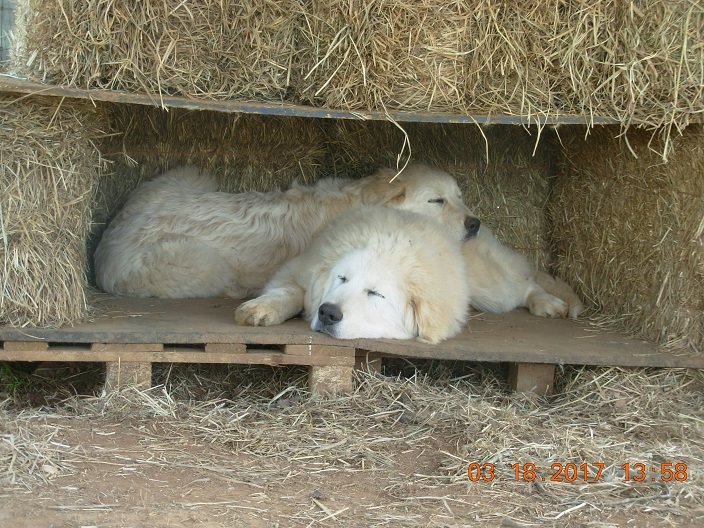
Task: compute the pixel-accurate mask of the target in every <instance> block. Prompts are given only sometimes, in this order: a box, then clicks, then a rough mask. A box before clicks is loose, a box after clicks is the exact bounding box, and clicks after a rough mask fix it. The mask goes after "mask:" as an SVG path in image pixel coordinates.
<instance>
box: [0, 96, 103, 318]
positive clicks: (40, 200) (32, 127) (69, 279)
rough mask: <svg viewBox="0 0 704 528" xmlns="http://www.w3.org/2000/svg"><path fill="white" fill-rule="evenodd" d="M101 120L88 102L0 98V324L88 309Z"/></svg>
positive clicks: (80, 313) (75, 313)
mask: <svg viewBox="0 0 704 528" xmlns="http://www.w3.org/2000/svg"><path fill="white" fill-rule="evenodd" d="M101 121H102V115H101V111H100V110H98V109H95V108H94V107H93V106H92V105H90V103H70V104H69V103H67V102H64V101H62V100H58V99H45V98H38V97H32V98H24V99H21V100H17V99H16V98H15V97H14V96H9V95H4V96H2V97H0V267H1V270H2V271H1V272H0V324H10V325H13V326H20V327H21V326H27V325H36V326H49V325H61V324H70V323H74V322H76V321H78V320H80V319H82V318H84V317H85V316H86V315H87V313H88V306H87V304H86V299H85V294H84V289H85V288H86V287H87V281H86V276H85V270H86V260H87V259H86V244H85V241H86V238H87V234H88V233H89V231H90V226H91V205H92V200H93V194H94V191H95V187H96V184H97V182H98V179H99V178H100V176H101V174H102V172H103V170H104V169H105V163H104V160H103V159H102V157H101V155H100V152H99V151H98V149H97V148H96V146H95V143H94V141H96V140H97V138H99V137H100V136H101V135H102V132H101V130H100V125H101Z"/></svg>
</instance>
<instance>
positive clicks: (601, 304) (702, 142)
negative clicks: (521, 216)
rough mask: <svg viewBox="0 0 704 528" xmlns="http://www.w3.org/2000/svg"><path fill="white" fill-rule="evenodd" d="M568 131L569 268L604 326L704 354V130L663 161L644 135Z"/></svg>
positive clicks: (564, 251) (557, 219) (562, 203)
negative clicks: (585, 134) (587, 133)
mask: <svg viewBox="0 0 704 528" xmlns="http://www.w3.org/2000/svg"><path fill="white" fill-rule="evenodd" d="M617 134H618V130H617V129H614V128H606V129H598V130H596V131H595V132H593V133H592V134H591V135H590V136H589V137H588V138H587V139H586V140H585V138H584V130H583V129H579V128H576V127H569V128H566V129H564V130H563V129H561V132H560V136H561V137H562V142H563V145H564V148H563V152H564V156H565V158H564V163H563V167H562V170H561V172H560V176H559V178H558V179H557V181H556V185H555V191H554V194H553V197H552V200H551V204H550V210H551V213H552V216H553V220H554V238H555V241H556V243H557V247H558V254H559V269H560V270H561V272H562V273H563V274H564V275H566V276H568V277H570V278H571V279H572V282H573V283H576V284H577V285H578V287H579V290H580V291H581V293H582V295H583V297H584V298H585V299H587V300H588V301H589V302H590V303H591V306H592V308H594V312H595V314H598V316H597V317H596V318H595V320H596V321H597V322H600V323H603V324H607V325H609V326H612V327H618V328H621V329H625V330H627V331H629V332H631V333H633V334H636V335H639V336H642V337H645V338H647V339H650V340H653V341H656V342H658V343H661V344H663V345H665V346H668V347H672V348H681V349H685V348H688V349H690V350H694V351H698V352H699V353H704V177H702V175H704V129H703V128H702V127H701V126H695V125H692V126H690V127H689V128H687V129H686V130H685V133H684V135H683V136H682V137H679V138H677V141H676V145H675V151H674V152H675V153H674V155H673V156H672V158H671V159H670V161H669V162H668V163H663V162H662V160H661V159H660V158H659V156H658V155H657V154H656V153H655V152H654V150H658V149H659V148H661V147H662V145H650V143H649V140H650V138H649V136H648V135H647V134H644V133H642V132H641V133H629V134H628V135H627V136H625V137H620V138H617V137H615V136H617Z"/></svg>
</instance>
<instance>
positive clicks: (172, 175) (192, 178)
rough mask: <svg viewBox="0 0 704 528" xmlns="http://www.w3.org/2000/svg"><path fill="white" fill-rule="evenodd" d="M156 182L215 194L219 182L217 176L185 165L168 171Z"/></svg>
mask: <svg viewBox="0 0 704 528" xmlns="http://www.w3.org/2000/svg"><path fill="white" fill-rule="evenodd" d="M155 181H159V182H160V183H164V184H168V185H176V186H178V187H188V188H189V189H193V190H195V191H201V192H215V191H217V190H218V182H217V179H216V178H215V176H213V175H212V174H210V173H209V172H208V171H206V170H205V169H199V168H198V167H193V166H191V165H184V166H183V167H176V168H175V169H171V170H169V171H166V172H165V173H164V174H162V175H161V176H159V177H158V178H157V180H155Z"/></svg>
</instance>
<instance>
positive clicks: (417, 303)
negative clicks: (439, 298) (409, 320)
mask: <svg viewBox="0 0 704 528" xmlns="http://www.w3.org/2000/svg"><path fill="white" fill-rule="evenodd" d="M411 309H412V310H413V317H414V318H415V323H416V333H417V334H418V340H419V341H423V342H425V343H430V344H431V345H435V344H437V343H439V342H440V341H442V340H443V339H446V338H447V337H448V335H449V334H450V333H451V332H450V328H449V327H450V326H451V325H450V324H448V323H449V322H450V321H448V319H452V317H449V318H448V317H447V313H445V311H444V310H442V307H441V306H440V305H438V304H434V303H432V302H430V303H429V302H427V301H423V300H421V299H420V298H419V297H414V298H412V299H411Z"/></svg>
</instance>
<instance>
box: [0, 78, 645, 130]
mask: <svg viewBox="0 0 704 528" xmlns="http://www.w3.org/2000/svg"><path fill="white" fill-rule="evenodd" d="M0 92H10V93H20V94H30V95H44V96H53V97H69V98H73V99H89V100H91V101H106V102H113V103H129V104H138V105H146V106H156V107H161V108H183V109H186V110H211V111H216V112H223V113H240V114H262V115H277V116H297V117H312V118H322V119H351V120H372V121H389V120H392V119H393V120H394V121H401V122H417V123H465V124H474V125H497V124H503V125H557V124H563V125H567V124H573V125H574V124H593V125H601V124H619V123H620V121H618V120H617V119H612V118H609V117H596V116H588V115H585V116H569V115H548V116H543V115H539V114H535V115H530V116H528V115H526V116H509V115H500V114H499V115H492V114H472V115H462V114H450V113H443V112H403V111H396V110H389V111H388V112H382V111H365V110H340V109H334V108H317V107H313V106H304V105H296V104H289V103H272V102H260V103H256V102H247V101H232V100H226V101H213V100H207V99H193V98H190V97H183V96H172V95H159V94H142V93H130V92H124V91H119V90H104V89H98V88H92V89H90V90H86V89H83V88H75V87H71V86H52V85H47V84H42V83H38V82H35V81H30V80H26V79H18V78H16V77H12V76H9V75H0ZM634 124H637V123H636V122H634Z"/></svg>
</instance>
